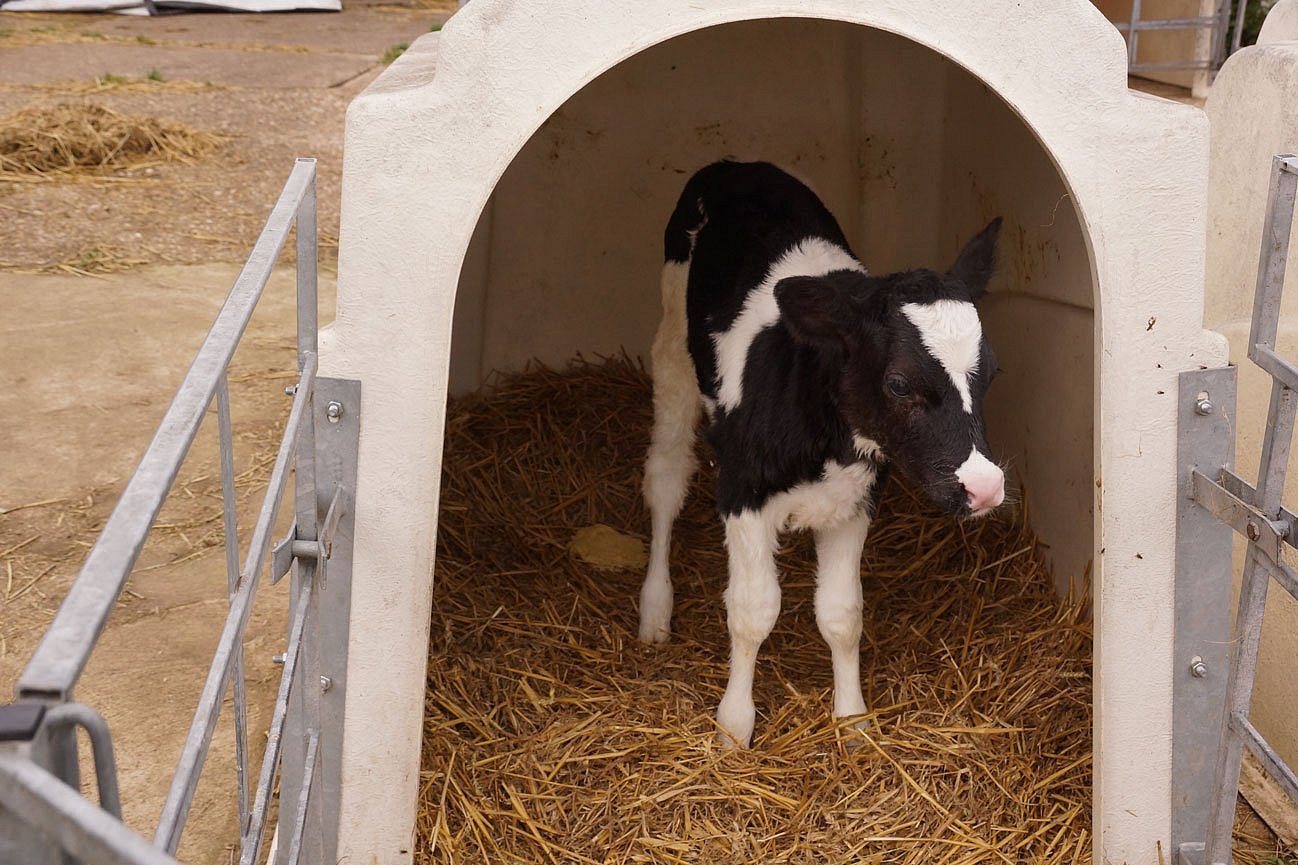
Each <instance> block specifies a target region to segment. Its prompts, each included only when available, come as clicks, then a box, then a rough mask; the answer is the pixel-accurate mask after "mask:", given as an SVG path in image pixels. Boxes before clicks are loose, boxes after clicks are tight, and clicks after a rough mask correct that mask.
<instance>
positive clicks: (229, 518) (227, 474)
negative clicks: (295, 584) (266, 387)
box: [216, 374, 249, 832]
mask: <svg viewBox="0 0 1298 865" xmlns="http://www.w3.org/2000/svg"><path fill="white" fill-rule="evenodd" d="M216 409H217V411H216V414H217V432H218V438H219V439H220V444H221V506H222V511H223V513H222V517H223V520H224V524H225V576H226V591H227V594H228V597H229V601H230V603H231V604H233V603H234V596H235V593H236V592H237V590H238V588H239V523H238V516H237V514H236V513H235V501H234V496H235V490H234V441H233V438H232V436H231V434H230V388H229V376H228V375H224V374H223V375H222V376H221V379H220V381H219V382H217V387H216ZM231 684H232V688H233V690H234V777H235V785H236V786H237V787H238V793H237V799H238V802H239V831H240V832H242V831H243V829H244V827H245V826H247V825H248V804H249V803H248V697H247V693H246V689H245V687H244V673H243V641H242V640H241V641H239V642H238V643H236V645H235V648H234V677H233V680H232V683H231Z"/></svg>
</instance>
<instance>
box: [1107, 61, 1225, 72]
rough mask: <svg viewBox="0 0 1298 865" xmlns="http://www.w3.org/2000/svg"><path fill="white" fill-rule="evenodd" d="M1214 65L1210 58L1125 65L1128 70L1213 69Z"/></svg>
mask: <svg viewBox="0 0 1298 865" xmlns="http://www.w3.org/2000/svg"><path fill="white" fill-rule="evenodd" d="M1215 67H1216V64H1214V63H1213V62H1212V61H1211V60H1184V61H1181V62H1167V63H1132V64H1131V65H1130V66H1128V67H1127V71H1129V72H1160V71H1163V70H1166V69H1213V68H1215Z"/></svg>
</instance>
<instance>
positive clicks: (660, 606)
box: [640, 261, 700, 643]
mask: <svg viewBox="0 0 1298 865" xmlns="http://www.w3.org/2000/svg"><path fill="white" fill-rule="evenodd" d="M688 274H689V264H688V263H685V262H671V261H669V262H667V264H666V265H665V266H664V267H663V276H662V291H663V319H662V323H661V324H660V325H659V326H658V334H657V335H656V336H655V337H654V343H653V351H652V355H651V357H652V371H653V391H654V395H653V404H654V422H653V433H652V435H651V438H650V441H649V453H648V455H647V456H646V458H645V472H644V497H645V502H646V503H647V504H648V506H649V515H650V522H651V531H652V535H651V540H650V543H649V569H648V570H647V571H646V573H645V578H644V585H643V586H641V588H640V639H641V640H643V641H644V642H646V643H665V642H667V640H668V638H669V637H670V636H671V619H672V581H671V575H670V573H669V571H668V567H667V557H668V553H669V552H670V550H671V537H672V524H673V523H674V522H676V517H677V515H678V514H679V513H680V510H681V506H682V505H683V504H684V503H685V493H686V491H687V489H688V488H689V483H690V478H692V477H693V476H694V471H695V469H697V468H698V460H697V458H696V457H695V455H694V430H695V427H696V426H697V424H698V418H699V405H700V404H699V386H698V380H697V379H696V378H695V376H694V362H693V361H692V360H691V359H690V355H689V350H688V349H687V347H686V343H685V332H686V331H685V329H686V324H685V282H686V279H687V277H688Z"/></svg>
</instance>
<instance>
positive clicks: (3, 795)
mask: <svg viewBox="0 0 1298 865" xmlns="http://www.w3.org/2000/svg"><path fill="white" fill-rule="evenodd" d="M0 808H4V809H5V810H7V811H10V812H12V813H13V814H14V815H16V816H17V817H18V819H20V820H22V821H24V822H25V823H27V824H29V825H31V826H35V827H36V828H37V829H38V830H39V831H41V832H42V833H44V834H45V835H46V837H48V838H50V839H51V840H52V841H54V842H55V843H56V844H58V845H59V846H60V847H62V848H63V849H64V850H66V851H67V852H69V853H71V854H72V855H73V856H75V857H76V858H77V859H78V860H80V861H83V862H94V863H96V865H179V863H177V862H176V860H175V859H173V858H171V857H170V856H168V855H167V854H166V853H163V852H162V851H161V850H158V849H156V848H154V847H152V846H151V845H150V844H149V842H148V841H145V840H144V839H143V838H141V837H140V836H139V835H136V834H135V833H134V832H132V831H131V830H130V829H129V828H127V827H126V825H125V824H124V823H122V821H121V820H118V819H117V818H116V817H114V816H113V815H111V814H109V813H108V812H107V811H105V810H104V809H102V808H100V807H99V806H97V805H95V804H94V803H93V802H91V801H89V800H88V799H86V798H85V797H83V796H82V795H81V793H80V792H79V791H77V790H74V789H72V788H71V787H69V786H68V785H67V784H64V783H63V782H62V781H60V780H59V779H58V778H57V777H55V776H54V775H52V774H50V773H49V772H47V771H46V770H45V769H42V768H41V767H40V766H37V765H36V764H35V763H33V762H31V761H30V760H28V759H27V758H25V757H22V756H19V755H17V754H5V753H0Z"/></svg>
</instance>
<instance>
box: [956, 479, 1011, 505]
mask: <svg viewBox="0 0 1298 865" xmlns="http://www.w3.org/2000/svg"><path fill="white" fill-rule="evenodd" d="M964 490H965V492H966V493H968V494H969V510H971V511H973V512H974V513H978V512H979V511H988V510H991V509H992V508H994V507H996V506H997V505H999V504H1000V503H1001V502H1003V501H1005V475H1004V474H1002V473H1000V472H999V471H998V472H997V476H996V477H990V476H988V477H985V478H983V477H980V478H978V479H977V480H972V479H971V480H968V481H965V483H964Z"/></svg>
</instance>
